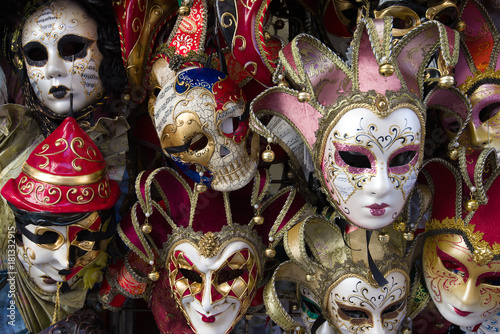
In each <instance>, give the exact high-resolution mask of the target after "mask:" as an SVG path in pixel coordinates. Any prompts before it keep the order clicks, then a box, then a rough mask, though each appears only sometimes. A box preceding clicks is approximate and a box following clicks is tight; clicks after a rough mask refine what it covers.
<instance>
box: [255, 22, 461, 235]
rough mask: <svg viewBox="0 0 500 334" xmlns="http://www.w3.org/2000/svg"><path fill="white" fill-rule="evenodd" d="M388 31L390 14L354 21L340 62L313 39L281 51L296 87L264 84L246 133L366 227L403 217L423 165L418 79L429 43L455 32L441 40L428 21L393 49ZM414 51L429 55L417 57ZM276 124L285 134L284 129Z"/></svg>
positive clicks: (300, 38)
mask: <svg viewBox="0 0 500 334" xmlns="http://www.w3.org/2000/svg"><path fill="white" fill-rule="evenodd" d="M434 25H435V26H434ZM433 26H434V27H433ZM391 29H392V22H391V20H390V19H388V18H387V19H384V20H372V19H366V18H365V19H362V20H361V21H360V22H359V23H358V26H357V29H356V31H355V34H354V38H353V43H352V44H351V48H352V52H351V53H352V57H351V58H352V59H351V62H350V63H348V64H346V63H344V61H343V60H341V59H339V58H338V56H337V55H336V54H334V53H333V52H332V51H331V50H329V49H328V48H327V47H326V46H324V45H320V44H319V43H318V41H317V40H316V39H315V38H313V37H311V36H308V35H304V34H302V35H299V36H297V37H296V38H295V39H294V40H293V41H292V42H291V43H290V44H289V45H287V46H286V47H285V48H284V49H283V52H280V60H281V62H282V63H283V64H284V65H283V66H284V68H285V74H286V78H287V79H288V80H289V81H290V85H291V86H293V87H294V88H295V89H290V88H284V87H282V86H278V87H272V88H269V89H267V90H266V91H265V92H263V93H262V94H260V95H259V96H257V97H256V98H255V99H253V100H252V103H251V110H252V112H251V122H250V126H251V128H252V130H253V131H254V132H256V133H259V134H260V135H262V136H263V137H265V138H266V139H267V141H268V142H270V143H275V144H279V145H280V146H282V147H284V149H285V151H286V152H287V153H288V154H289V155H290V156H291V159H290V163H291V164H293V165H294V167H295V168H296V170H306V171H307V172H306V173H304V176H305V177H307V176H309V175H310V174H311V172H312V173H314V176H315V177H316V178H317V179H318V180H319V182H320V183H321V187H320V190H321V191H322V192H323V193H324V194H325V195H326V198H327V199H328V201H329V203H330V204H331V206H332V207H334V208H335V209H336V211H337V213H338V214H339V215H340V216H341V217H342V218H343V219H345V220H346V221H348V222H349V223H351V224H353V225H356V226H358V227H362V228H365V229H370V230H375V229H380V228H383V227H385V226H388V225H389V224H392V223H393V222H395V221H396V219H398V217H403V215H406V214H407V213H408V211H409V210H408V205H407V204H408V203H409V201H408V198H409V197H410V195H411V193H412V192H414V189H415V187H414V186H415V184H416V180H417V174H418V171H419V169H420V167H421V165H422V161H423V148H424V142H425V117H426V114H425V107H424V106H423V78H424V76H423V73H424V71H425V67H426V65H427V62H428V60H429V58H430V57H431V56H432V54H433V53H434V51H432V52H430V48H432V47H430V44H427V43H430V42H432V43H439V44H440V45H441V47H442V49H447V50H448V51H449V50H450V48H453V47H456V45H454V43H456V41H457V40H458V39H456V37H457V36H456V34H455V32H450V34H449V35H446V36H453V38H454V39H453V42H452V41H451V39H450V40H446V39H442V40H439V38H440V37H438V36H441V37H442V36H444V35H442V34H440V33H439V32H438V30H447V28H445V27H443V26H442V25H440V24H438V23H437V22H434V21H433V22H429V23H426V24H425V25H421V26H419V27H417V28H415V30H414V33H413V34H407V35H406V36H405V37H404V38H402V39H401V40H399V41H396V42H395V43H393V41H392V39H391V38H392V35H390V34H389V32H390V31H391ZM434 29H435V32H432V33H431V30H434ZM424 35H425V37H423V36H424ZM375 36H377V37H375ZM417 36H420V37H422V38H420V37H417ZM429 36H434V37H432V38H429ZM423 40H425V42H424V43H425V46H423V44H421V42H422V41H423ZM450 44H451V45H450ZM434 45H436V44H434ZM392 48H394V49H393V51H390V50H391V49H392ZM415 48H419V49H422V48H423V49H422V50H427V51H423V52H422V53H419V54H418V56H416V58H415V53H414V52H413V50H415ZM384 50H385V51H384ZM453 50H454V54H453V57H452V56H451V54H450V53H447V52H443V54H445V55H444V56H443V59H444V60H443V62H444V63H445V64H446V65H447V66H449V64H451V63H453V61H456V56H457V55H458V52H457V51H456V49H453ZM379 51H380V52H379ZM426 52H429V53H427V55H426ZM396 53H397V54H396ZM410 55H411V56H410ZM407 57H409V58H407ZM453 58H454V59H455V60H454V59H453ZM398 73H399V74H398ZM415 73H420V74H422V75H421V76H420V75H415ZM299 89H300V91H299ZM271 116H272V117H273V118H272V119H271V120H270V121H269V119H270V118H271ZM275 119H278V120H279V122H281V123H286V126H288V127H289V128H290V129H293V130H290V131H283V130H282V129H283V128H284V126H275V124H276V122H275ZM278 124H280V123H278ZM301 145H303V146H302V147H303V149H301ZM304 152H305V153H304ZM311 160H313V161H311ZM401 220H403V218H401Z"/></svg>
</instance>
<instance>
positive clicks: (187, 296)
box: [101, 168, 308, 333]
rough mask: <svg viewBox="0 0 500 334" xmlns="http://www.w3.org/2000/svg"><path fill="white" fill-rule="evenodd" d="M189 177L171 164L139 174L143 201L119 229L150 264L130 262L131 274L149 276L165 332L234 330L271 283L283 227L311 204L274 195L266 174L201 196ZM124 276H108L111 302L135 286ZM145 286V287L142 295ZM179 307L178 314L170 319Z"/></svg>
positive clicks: (289, 194)
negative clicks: (268, 275)
mask: <svg viewBox="0 0 500 334" xmlns="http://www.w3.org/2000/svg"><path fill="white" fill-rule="evenodd" d="M189 181H190V180H188V182H186V180H185V179H184V178H183V177H182V176H180V175H179V174H177V173H176V172H175V171H173V170H171V169H167V168H160V169H157V170H155V171H147V172H144V173H142V174H141V175H140V176H139V182H138V187H137V188H136V190H137V192H138V193H137V194H138V196H139V202H138V203H136V204H135V205H134V206H133V208H132V211H131V214H130V216H129V217H128V218H127V219H126V220H124V221H122V223H121V224H120V226H119V228H118V233H119V235H120V236H121V238H122V239H123V240H124V242H125V243H126V244H127V245H128V246H129V248H130V249H131V250H132V252H133V253H134V254H135V255H136V256H138V257H139V258H140V259H142V262H143V263H144V264H145V266H146V268H142V269H141V267H140V266H134V267H133V268H132V269H130V268H131V266H130V265H128V269H127V271H126V272H133V273H134V274H132V275H131V276H132V277H138V279H136V280H135V281H136V282H138V283H140V284H142V283H143V282H144V280H143V279H142V278H141V277H143V278H146V277H147V278H146V279H147V280H148V283H147V284H148V285H150V286H151V287H150V290H151V291H152V292H151V294H150V296H148V295H146V299H147V300H149V301H150V303H151V304H150V305H151V308H152V311H153V314H154V315H155V319H156V322H157V324H158V326H159V328H160V330H161V332H162V333H176V330H177V332H178V331H180V330H181V329H180V328H182V329H183V330H186V328H187V327H188V325H189V326H190V327H191V329H192V330H193V331H194V332H196V333H228V332H229V331H230V330H231V329H232V328H233V327H234V325H235V324H236V322H237V321H238V320H239V319H241V317H242V316H243V315H244V314H246V312H247V311H248V310H249V307H250V306H251V305H252V302H253V299H254V297H255V295H256V294H257V293H258V290H259V289H260V288H261V287H262V286H263V284H264V283H265V282H264V281H263V277H265V275H264V274H265V271H266V263H267V262H268V260H269V261H274V260H272V258H273V257H274V255H275V252H276V251H275V250H274V247H276V245H277V243H278V241H279V240H280V237H281V234H282V233H283V232H282V230H283V229H284V228H285V227H288V226H290V225H292V224H293V223H295V222H296V221H297V220H298V219H299V217H300V216H301V215H302V214H303V213H304V211H305V210H306V209H307V208H308V206H307V205H306V204H305V201H304V200H303V199H302V198H301V197H300V196H299V195H298V194H297V193H296V190H295V189H293V188H291V187H289V188H284V189H282V190H280V191H279V192H278V193H277V194H276V195H274V196H271V197H267V195H268V190H269V182H270V180H269V175H267V174H266V172H264V171H260V172H259V173H258V174H257V176H256V178H255V180H254V183H253V184H249V185H247V186H246V187H244V188H241V189H240V190H238V191H234V192H217V191H214V190H210V189H208V190H207V191H205V192H203V193H199V192H198V191H196V190H192V187H193V185H192V183H191V184H189ZM144 190H146V191H144ZM155 194H159V195H160V197H158V200H159V201H157V200H156V199H155V197H154V196H155ZM266 247H267V248H266ZM264 254H265V255H264ZM129 262H130V261H129ZM126 268H127V266H126ZM116 272H118V270H117V271H116ZM122 273H123V271H122ZM124 277H127V274H126V273H123V274H118V275H116V276H115V277H109V276H108V277H107V280H108V284H109V288H107V289H106V290H101V297H102V298H103V299H104V300H106V301H108V302H109V304H110V305H112V306H113V305H116V302H117V300H119V299H120V298H121V297H120V296H119V293H120V292H121V291H123V289H128V288H129V287H130V284H127V285H125V283H124ZM128 277H129V278H128V279H127V280H128V281H131V280H130V276H128ZM122 283H123V284H122ZM127 291H128V293H127V296H132V295H133V292H132V291H131V290H127ZM144 291H145V289H142V290H140V291H139V290H138V297H139V298H140V297H144V294H143V292H144ZM135 298H137V297H135ZM179 310H180V312H181V313H180V312H179ZM172 312H175V314H178V317H173V318H172V319H170V318H171V317H168V316H167V315H168V314H171V313H172ZM182 317H183V318H184V319H185V320H183V321H182V322H183V323H182V324H179V322H181V320H180V319H182Z"/></svg>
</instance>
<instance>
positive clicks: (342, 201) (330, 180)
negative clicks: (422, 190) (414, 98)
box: [322, 108, 423, 229]
mask: <svg viewBox="0 0 500 334" xmlns="http://www.w3.org/2000/svg"><path fill="white" fill-rule="evenodd" d="M422 126H423V119H422V118H421V117H419V114H417V113H416V112H414V111H413V110H412V109H409V108H399V109H396V110H394V111H393V112H392V113H391V114H390V115H388V116H387V117H381V116H380V114H378V115H377V114H376V113H374V112H373V111H371V110H369V109H366V108H354V109H351V110H349V111H347V112H346V113H345V114H343V115H342V116H340V119H339V120H338V122H337V123H336V124H334V125H333V126H331V127H330V128H331V130H329V132H328V133H329V134H328V136H327V139H326V144H325V148H324V153H323V159H322V161H323V163H322V167H323V177H324V178H325V184H326V185H327V187H328V190H329V192H330V193H331V194H332V198H333V200H334V201H336V203H337V205H338V207H339V208H340V210H342V211H343V213H344V215H345V217H347V218H348V219H349V220H350V221H351V222H354V223H355V224H356V225H359V226H361V227H364V228H369V229H377V228H381V227H384V226H387V225H388V224H390V223H391V222H393V221H394V220H395V218H396V217H397V216H398V215H399V214H400V213H401V212H402V210H403V206H404V204H405V203H406V200H407V199H408V196H409V195H410V192H411V190H412V189H413V187H414V185H415V182H416V180H417V174H418V169H419V165H420V163H421V157H420V152H421V149H422V147H423V146H422V145H423V140H422V138H421V133H422V131H421V130H422Z"/></svg>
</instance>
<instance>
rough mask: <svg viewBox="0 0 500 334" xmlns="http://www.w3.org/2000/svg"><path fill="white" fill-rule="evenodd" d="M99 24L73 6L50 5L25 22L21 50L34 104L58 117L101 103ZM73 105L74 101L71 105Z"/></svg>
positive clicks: (63, 4)
mask: <svg viewBox="0 0 500 334" xmlns="http://www.w3.org/2000/svg"><path fill="white" fill-rule="evenodd" d="M97 38H98V35H97V22H95V21H94V20H93V19H92V18H90V16H89V15H88V13H87V12H86V11H85V9H84V8H83V7H81V6H80V5H79V4H78V3H77V2H75V1H54V2H52V3H50V4H48V5H46V6H43V7H40V8H39V9H38V10H37V11H35V12H34V13H33V14H32V15H31V16H30V17H29V18H28V19H27V21H26V23H25V25H24V27H23V31H22V48H23V54H24V60H25V65H26V71H27V74H28V78H29V81H30V84H31V87H33V90H34V92H35V94H36V97H37V98H38V100H40V101H41V102H42V103H43V104H44V105H45V106H46V107H47V108H49V109H50V110H52V111H53V112H55V113H56V114H59V115H64V114H67V113H69V111H70V108H71V103H73V106H72V108H73V111H75V112H78V111H80V110H82V109H84V108H85V107H87V106H89V105H91V104H93V103H95V102H96V101H97V100H99V99H100V98H101V97H102V95H103V92H104V89H103V87H102V84H101V80H100V78H99V66H100V64H101V61H102V58H103V56H102V54H101V52H100V51H99V49H98V47H97ZM71 100H72V101H71Z"/></svg>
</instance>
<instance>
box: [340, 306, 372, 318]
mask: <svg viewBox="0 0 500 334" xmlns="http://www.w3.org/2000/svg"><path fill="white" fill-rule="evenodd" d="M339 312H341V313H343V314H344V315H345V316H347V317H349V318H351V319H368V318H369V316H368V314H366V312H364V311H361V310H357V309H348V308H345V307H340V306H339Z"/></svg>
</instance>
